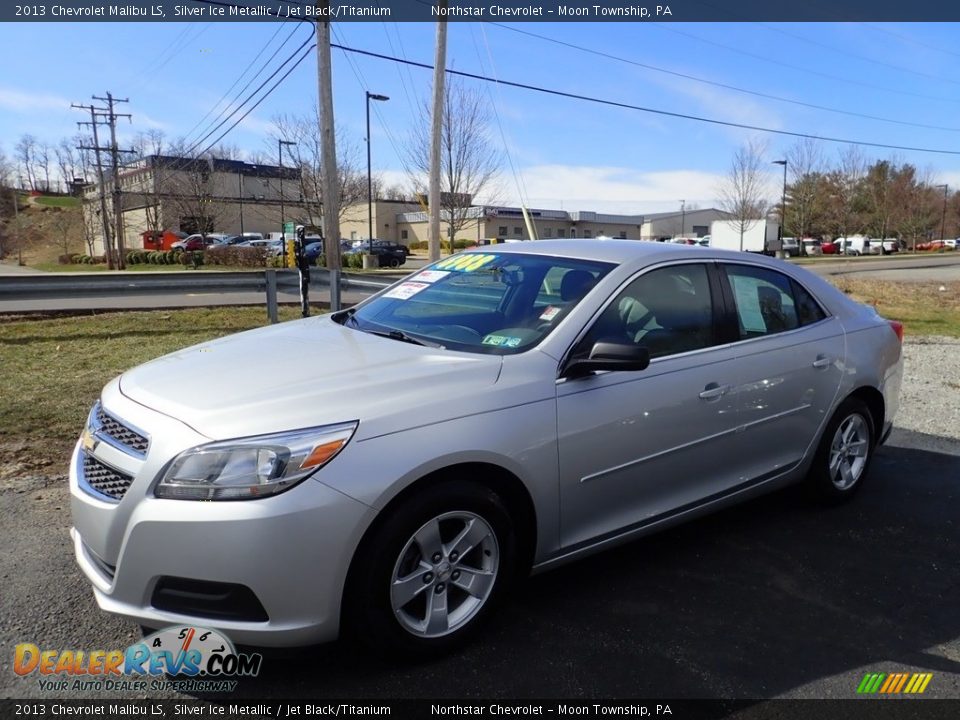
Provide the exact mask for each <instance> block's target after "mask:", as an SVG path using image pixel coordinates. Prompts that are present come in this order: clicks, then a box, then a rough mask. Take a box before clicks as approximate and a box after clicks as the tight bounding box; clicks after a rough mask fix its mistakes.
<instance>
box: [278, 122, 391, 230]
mask: <svg viewBox="0 0 960 720" xmlns="http://www.w3.org/2000/svg"><path fill="white" fill-rule="evenodd" d="M273 123H274V126H275V127H276V130H275V133H274V136H273V139H272V142H271V145H272V150H273V152H276V151H277V140H278V139H279V140H284V141H288V142H292V143H294V146H293V147H291V148H289V153H290V154H289V157H291V158H293V164H294V165H295V166H296V168H297V169H298V170H299V171H300V172H299V176H300V177H299V178H298V180H296V181H294V185H295V187H296V191H295V192H298V195H297V196H295V199H294V202H291V216H292V217H293V218H294V220H295V221H296V222H298V223H300V224H301V225H315V226H319V225H320V224H321V222H322V218H323V190H322V180H323V162H322V161H323V157H322V154H321V147H322V140H321V136H320V135H319V134H318V133H317V127H319V120H318V118H317V114H316V110H315V111H314V113H313V114H312V115H278V116H276V117H274V119H273ZM336 146H337V186H338V188H339V196H340V197H339V203H338V205H337V207H338V208H339V210H338V215H339V219H340V220H343V218H344V214H345V213H346V212H347V211H348V210H349V209H350V206H351V205H355V204H356V203H359V202H363V201H365V200H366V199H367V173H366V168H365V167H363V165H362V164H361V152H360V147H359V146H358V144H357V143H356V141H354V140H352V139H351V138H349V137H348V136H347V134H346V132H345V131H344V130H343V128H337V132H336ZM284 155H285V158H284V166H287V162H288V161H287V158H286V152H285V153H284ZM273 162H274V163H275V162H277V160H276V159H275V160H273ZM373 180H374V188H375V189H376V188H377V187H379V183H380V180H379V178H377V177H374V178H373ZM291 190H292V188H291ZM289 192H290V190H288V189H287V188H286V186H284V196H287V194H288V193H289ZM374 197H376V192H375V193H374Z"/></svg>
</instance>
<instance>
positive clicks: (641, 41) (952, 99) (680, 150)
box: [0, 21, 960, 213]
mask: <svg viewBox="0 0 960 720" xmlns="http://www.w3.org/2000/svg"><path fill="white" fill-rule="evenodd" d="M333 28H334V37H333V40H334V42H337V43H339V44H342V45H345V46H348V47H352V48H358V49H363V50H368V51H372V52H376V53H381V54H385V55H390V56H394V57H403V58H406V59H408V60H413V61H417V62H422V63H426V64H432V62H433V54H434V37H435V26H434V25H433V24H430V23H396V22H380V21H374V22H362V23H334V24H333ZM957 31H958V27H957V25H955V24H950V23H926V24H925V23H902V24H874V23H794V24H789V23H655V22H654V23H650V22H645V23H636V24H633V23H626V22H624V23H619V22H606V23H586V22H582V23H581V22H565V23H533V22H527V23H518V24H514V25H500V24H495V23H489V22H483V23H479V22H454V23H450V24H449V35H448V54H447V66H448V67H449V68H453V69H456V70H461V71H465V72H470V73H476V74H481V75H487V76H493V77H497V78H499V79H502V80H509V81H512V82H519V83H524V84H528V85H534V86H539V87H543V88H547V89H552V90H558V91H562V92H565V93H571V94H576V95H584V96H591V97H595V98H600V99H604V100H611V101H615V102H619V103H625V104H629V105H635V106H642V107H644V108H649V109H654V110H661V111H666V112H670V113H677V114H682V115H693V116H698V117H702V118H709V119H713V120H718V121H724V122H732V123H740V124H747V125H753V126H759V127H763V128H768V129H771V130H779V131H786V132H794V133H807V134H811V135H816V136H819V137H833V138H840V139H844V140H859V141H864V142H871V143H879V144H885V145H898V146H907V147H912V148H928V149H939V150H949V151H952V152H956V153H960V47H958V46H957V44H956V38H957V37H958V32H957ZM531 34H532V35H531ZM310 35H311V29H310V26H309V25H306V24H298V23H278V22H276V21H265V22H245V23H220V22H215V23H208V22H202V21H195V22H189V23H173V22H169V23H68V22H63V23H24V24H12V23H3V24H0V66H2V67H4V68H8V69H9V68H14V69H15V70H14V72H5V73H3V74H2V75H0V148H2V149H3V151H4V152H6V154H7V155H8V156H9V155H11V154H12V151H13V146H14V145H15V143H16V141H17V139H18V138H19V137H20V136H21V135H22V134H23V133H31V134H33V135H34V136H36V137H37V138H39V139H41V140H45V141H47V142H49V143H51V144H56V143H58V142H59V141H60V139H62V138H65V137H71V136H73V135H74V134H75V133H76V132H77V127H76V122H77V121H80V120H84V119H88V118H85V117H83V114H82V113H81V112H80V111H77V110H72V109H71V108H70V103H71V102H74V103H89V102H90V101H91V99H90V98H91V95H104V94H105V92H106V91H110V92H112V93H113V94H114V96H116V97H120V98H129V100H130V102H129V103H128V104H125V105H123V106H122V108H121V109H120V111H121V112H129V113H130V114H131V115H132V116H133V117H132V122H131V123H127V122H126V121H121V124H120V126H119V132H120V139H121V144H123V142H124V141H125V140H127V141H128V140H129V139H130V138H131V137H132V136H133V135H134V134H135V133H137V132H139V131H146V130H150V129H159V130H162V131H163V132H164V133H165V134H166V135H167V137H169V138H176V137H180V136H186V137H187V139H188V140H191V141H195V140H199V139H200V138H201V137H202V136H203V134H204V132H203V131H204V129H205V128H206V127H207V126H209V124H210V122H211V120H213V119H215V118H216V117H217V116H218V114H219V113H220V112H221V111H222V110H224V108H225V107H226V106H227V105H228V104H229V101H230V100H232V99H233V98H234V96H235V95H236V94H237V92H238V90H239V89H240V88H242V87H243V85H244V84H245V83H246V82H247V81H248V80H249V79H250V77H251V76H253V75H254V74H255V73H256V72H257V71H258V70H260V69H261V67H262V66H263V64H264V62H265V61H266V60H267V59H268V58H269V57H270V55H271V54H273V53H274V52H275V51H278V52H277V53H276V57H275V58H274V60H273V62H271V63H270V64H269V65H268V69H267V70H266V72H264V73H263V74H261V75H260V76H259V78H258V79H257V80H256V81H255V82H254V83H253V84H252V85H251V86H250V88H249V89H248V90H247V92H246V93H245V95H246V94H249V93H250V92H251V91H252V90H253V89H254V88H255V87H256V86H257V85H259V84H260V83H261V82H262V81H263V79H264V78H265V77H266V76H267V75H268V74H269V73H270V72H272V71H273V69H274V68H275V67H276V66H277V65H278V64H279V63H280V62H281V61H282V60H283V59H285V58H287V57H288V56H289V55H290V54H291V53H293V52H294V50H296V48H297V47H298V46H300V45H301V43H302V42H303V41H304V40H307V39H308V38H310ZM310 42H312V40H311V41H310ZM310 42H308V43H307V47H309V44H310ZM238 79H239V80H238ZM464 82H465V83H466V84H467V85H468V86H469V87H472V88H476V90H477V91H478V92H481V93H484V94H485V96H486V97H487V98H488V100H489V106H490V107H491V109H492V111H493V112H492V116H491V117H492V122H491V125H490V127H489V133H490V139H491V141H492V142H493V143H494V145H495V146H496V147H498V148H500V149H501V150H502V151H503V160H504V162H503V169H504V171H503V173H502V175H501V177H500V178H499V182H498V191H497V193H496V200H497V201H498V202H499V203H500V204H508V205H517V204H519V202H520V199H521V197H523V198H525V199H526V202H527V204H528V205H529V206H530V207H534V208H551V209H552V208H557V209H566V210H594V211H599V212H613V213H651V212H664V211H672V210H679V208H680V205H681V201H684V202H685V204H686V206H687V207H691V206H699V207H713V206H716V205H717V202H718V194H719V188H720V186H721V184H722V182H723V179H724V177H725V176H726V175H727V173H728V171H729V166H730V163H731V160H732V157H733V153H734V152H735V150H736V149H737V147H738V146H740V145H741V144H743V143H744V142H746V141H748V140H751V139H756V140H759V141H761V142H765V143H766V146H767V147H766V152H765V155H768V156H769V160H770V161H771V165H770V173H769V174H770V177H769V187H770V191H769V193H770V196H771V197H770V200H771V202H773V201H775V200H776V199H777V197H778V196H779V192H780V186H781V182H782V167H781V166H777V165H773V164H772V162H773V160H776V159H780V158H782V157H783V156H784V153H785V152H786V151H787V150H788V149H789V148H790V146H791V145H793V144H794V143H795V142H796V141H797V139H796V138H794V137H789V136H785V135H777V134H770V133H763V132H758V131H749V130H744V129H738V128H733V127H725V126H722V125H717V124H710V123H705V122H699V121H694V120H689V119H683V118H678V117H671V116H668V115H662V114H656V113H650V112H642V111H638V110H634V109H627V108H618V107H610V106H605V105H599V104H595V103H591V102H586V101H584V100H577V99H571V98H565V97H558V96H554V95H548V94H544V93H541V92H535V91H531V90H525V89H520V88H510V87H503V86H497V85H493V84H490V83H483V82H479V81H474V80H466V81H464ZM431 83H432V73H431V72H430V71H429V70H424V69H420V68H415V67H407V66H401V65H399V64H397V63H394V62H391V61H388V60H381V59H376V58H371V57H364V56H359V55H355V54H352V53H345V52H343V51H341V50H337V49H334V50H333V86H334V115H335V118H336V122H337V124H338V126H340V127H341V128H342V132H343V133H344V134H345V136H346V137H349V138H351V139H352V141H353V142H354V143H356V144H357V146H358V147H359V148H360V151H361V153H362V152H363V150H364V148H363V142H364V140H365V137H366V130H365V95H364V91H365V90H369V91H370V92H373V93H377V94H382V95H386V96H389V98H390V100H389V101H386V102H374V103H372V118H371V124H372V127H371V133H370V135H371V138H370V139H371V151H372V156H373V168H374V172H376V173H379V174H380V175H381V176H382V177H383V178H384V180H385V181H386V182H387V183H397V184H401V185H403V184H406V174H405V173H404V166H403V161H402V156H403V152H404V151H403V148H404V147H405V146H406V145H407V144H408V142H409V138H410V135H411V131H412V128H413V127H414V125H415V124H416V123H417V122H418V121H419V119H420V115H419V108H420V106H421V105H422V104H423V103H424V102H426V101H427V100H428V98H429V95H430V89H431ZM271 84H272V83H271ZM268 87H269V85H268ZM231 88H232V89H231ZM744 91H747V92H744ZM316 93H317V76H316V56H315V54H314V53H310V54H309V55H308V56H307V57H306V58H305V59H304V60H303V62H302V63H301V64H300V65H299V66H298V67H297V68H296V69H295V70H294V71H293V72H291V73H290V74H289V75H288V76H287V77H286V79H285V80H284V81H283V82H282V83H281V84H280V85H279V86H278V87H277V89H276V90H275V91H274V92H273V93H272V94H270V95H269V96H268V97H267V98H266V99H265V100H264V101H263V102H262V104H260V105H259V106H258V107H257V108H256V109H255V110H254V111H253V112H252V113H250V114H249V115H248V116H247V117H246V118H245V119H244V120H243V121H242V122H241V123H240V124H239V125H238V126H237V127H236V128H235V129H234V130H232V131H231V132H230V133H229V134H228V135H227V136H226V137H225V138H224V140H223V142H225V143H228V144H231V145H236V146H237V147H239V148H240V149H241V150H244V151H246V152H264V153H267V154H268V156H269V157H273V156H275V155H276V147H277V146H276V141H275V140H273V141H271V140H270V139H269V138H270V132H271V129H272V118H274V117H276V116H277V115H278V114H281V113H291V114H308V113H310V112H312V111H313V108H314V107H315V105H316ZM245 95H244V97H245ZM225 97H226V98H227V101H224V100H223V99H224V98H225ZM257 97H259V95H258V96H257ZM812 106H818V107H812ZM246 107H247V106H244V110H245V109H246ZM231 109H232V107H231ZM228 112H229V110H228ZM242 112H243V111H241V112H240V113H237V114H236V115H235V116H234V118H233V120H236V119H237V118H238V117H239V116H240V114H241V113H242ZM864 116H870V117H864ZM233 120H231V121H230V122H229V123H228V124H227V125H224V126H223V128H222V129H221V131H220V132H222V131H223V130H225V129H226V128H227V127H229V124H232V122H233ZM220 132H217V133H216V134H215V135H213V136H211V138H210V140H213V139H215V138H216V137H217V136H218V135H219V134H220ZM821 146H822V150H823V152H824V154H825V156H826V157H827V158H828V160H830V161H831V162H832V161H833V160H834V159H835V158H836V157H837V155H838V153H839V152H840V151H842V150H843V149H844V148H845V147H846V145H844V144H842V143H833V142H822V143H821ZM862 149H863V152H864V154H865V155H866V156H867V157H868V158H870V159H894V160H896V161H897V162H910V163H913V164H914V165H916V166H917V167H918V168H920V169H922V170H928V171H929V172H930V176H931V180H932V182H934V183H948V184H949V185H950V186H951V188H954V189H955V188H957V187H960V154H953V155H951V154H938V153H930V152H919V151H916V150H895V149H885V148H877V147H864V148H862ZM511 166H512V167H513V168H515V169H516V173H515V174H514V173H513V172H511Z"/></svg>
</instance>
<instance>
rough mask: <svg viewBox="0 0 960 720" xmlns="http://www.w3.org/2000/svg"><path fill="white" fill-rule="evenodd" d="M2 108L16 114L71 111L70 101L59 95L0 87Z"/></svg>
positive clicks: (0, 106) (0, 105)
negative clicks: (40, 111) (41, 111)
mask: <svg viewBox="0 0 960 720" xmlns="http://www.w3.org/2000/svg"><path fill="white" fill-rule="evenodd" d="M0 108H3V109H5V110H9V111H11V112H15V113H28V112H37V111H39V110H60V111H63V112H67V111H69V110H70V101H69V100H67V99H66V98H62V97H59V96H57V95H43V94H38V93H30V92H23V91H21V90H17V89H15V88H9V87H0Z"/></svg>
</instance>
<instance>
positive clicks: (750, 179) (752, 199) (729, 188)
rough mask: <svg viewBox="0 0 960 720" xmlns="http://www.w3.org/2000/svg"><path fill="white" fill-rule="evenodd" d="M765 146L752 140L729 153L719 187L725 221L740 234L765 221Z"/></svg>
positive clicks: (766, 205)
mask: <svg viewBox="0 0 960 720" xmlns="http://www.w3.org/2000/svg"><path fill="white" fill-rule="evenodd" d="M765 155H766V147H765V146H764V145H763V144H762V143H760V142H758V141H755V140H751V141H749V142H747V143H746V144H744V145H741V146H740V147H739V148H738V149H737V151H736V152H735V153H734V155H733V162H732V163H731V164H730V172H729V174H728V175H727V178H726V180H725V181H724V183H723V185H722V186H721V187H720V209H721V210H723V211H725V212H727V213H729V215H730V218H729V219H728V220H726V222H727V223H728V224H729V225H730V227H732V228H734V229H735V230H737V231H738V232H739V233H740V250H741V251H742V250H743V236H744V234H745V233H746V232H747V231H748V230H750V229H751V228H752V227H753V226H754V225H756V224H757V223H758V222H765V217H766V213H767V208H768V207H769V206H768V203H767V199H766V195H767V176H768V173H767V163H766V161H765V160H764V156H765Z"/></svg>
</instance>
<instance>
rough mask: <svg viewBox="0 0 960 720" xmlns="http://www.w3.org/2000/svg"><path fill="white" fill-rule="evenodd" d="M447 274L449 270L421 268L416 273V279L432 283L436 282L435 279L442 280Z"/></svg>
mask: <svg viewBox="0 0 960 720" xmlns="http://www.w3.org/2000/svg"><path fill="white" fill-rule="evenodd" d="M449 274H450V272H449V271H447V270H422V271H421V272H419V273H417V280H419V281H420V282H425V283H432V282H436V281H437V280H442V279H443V278H445V277H446V276H447V275H449Z"/></svg>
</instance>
